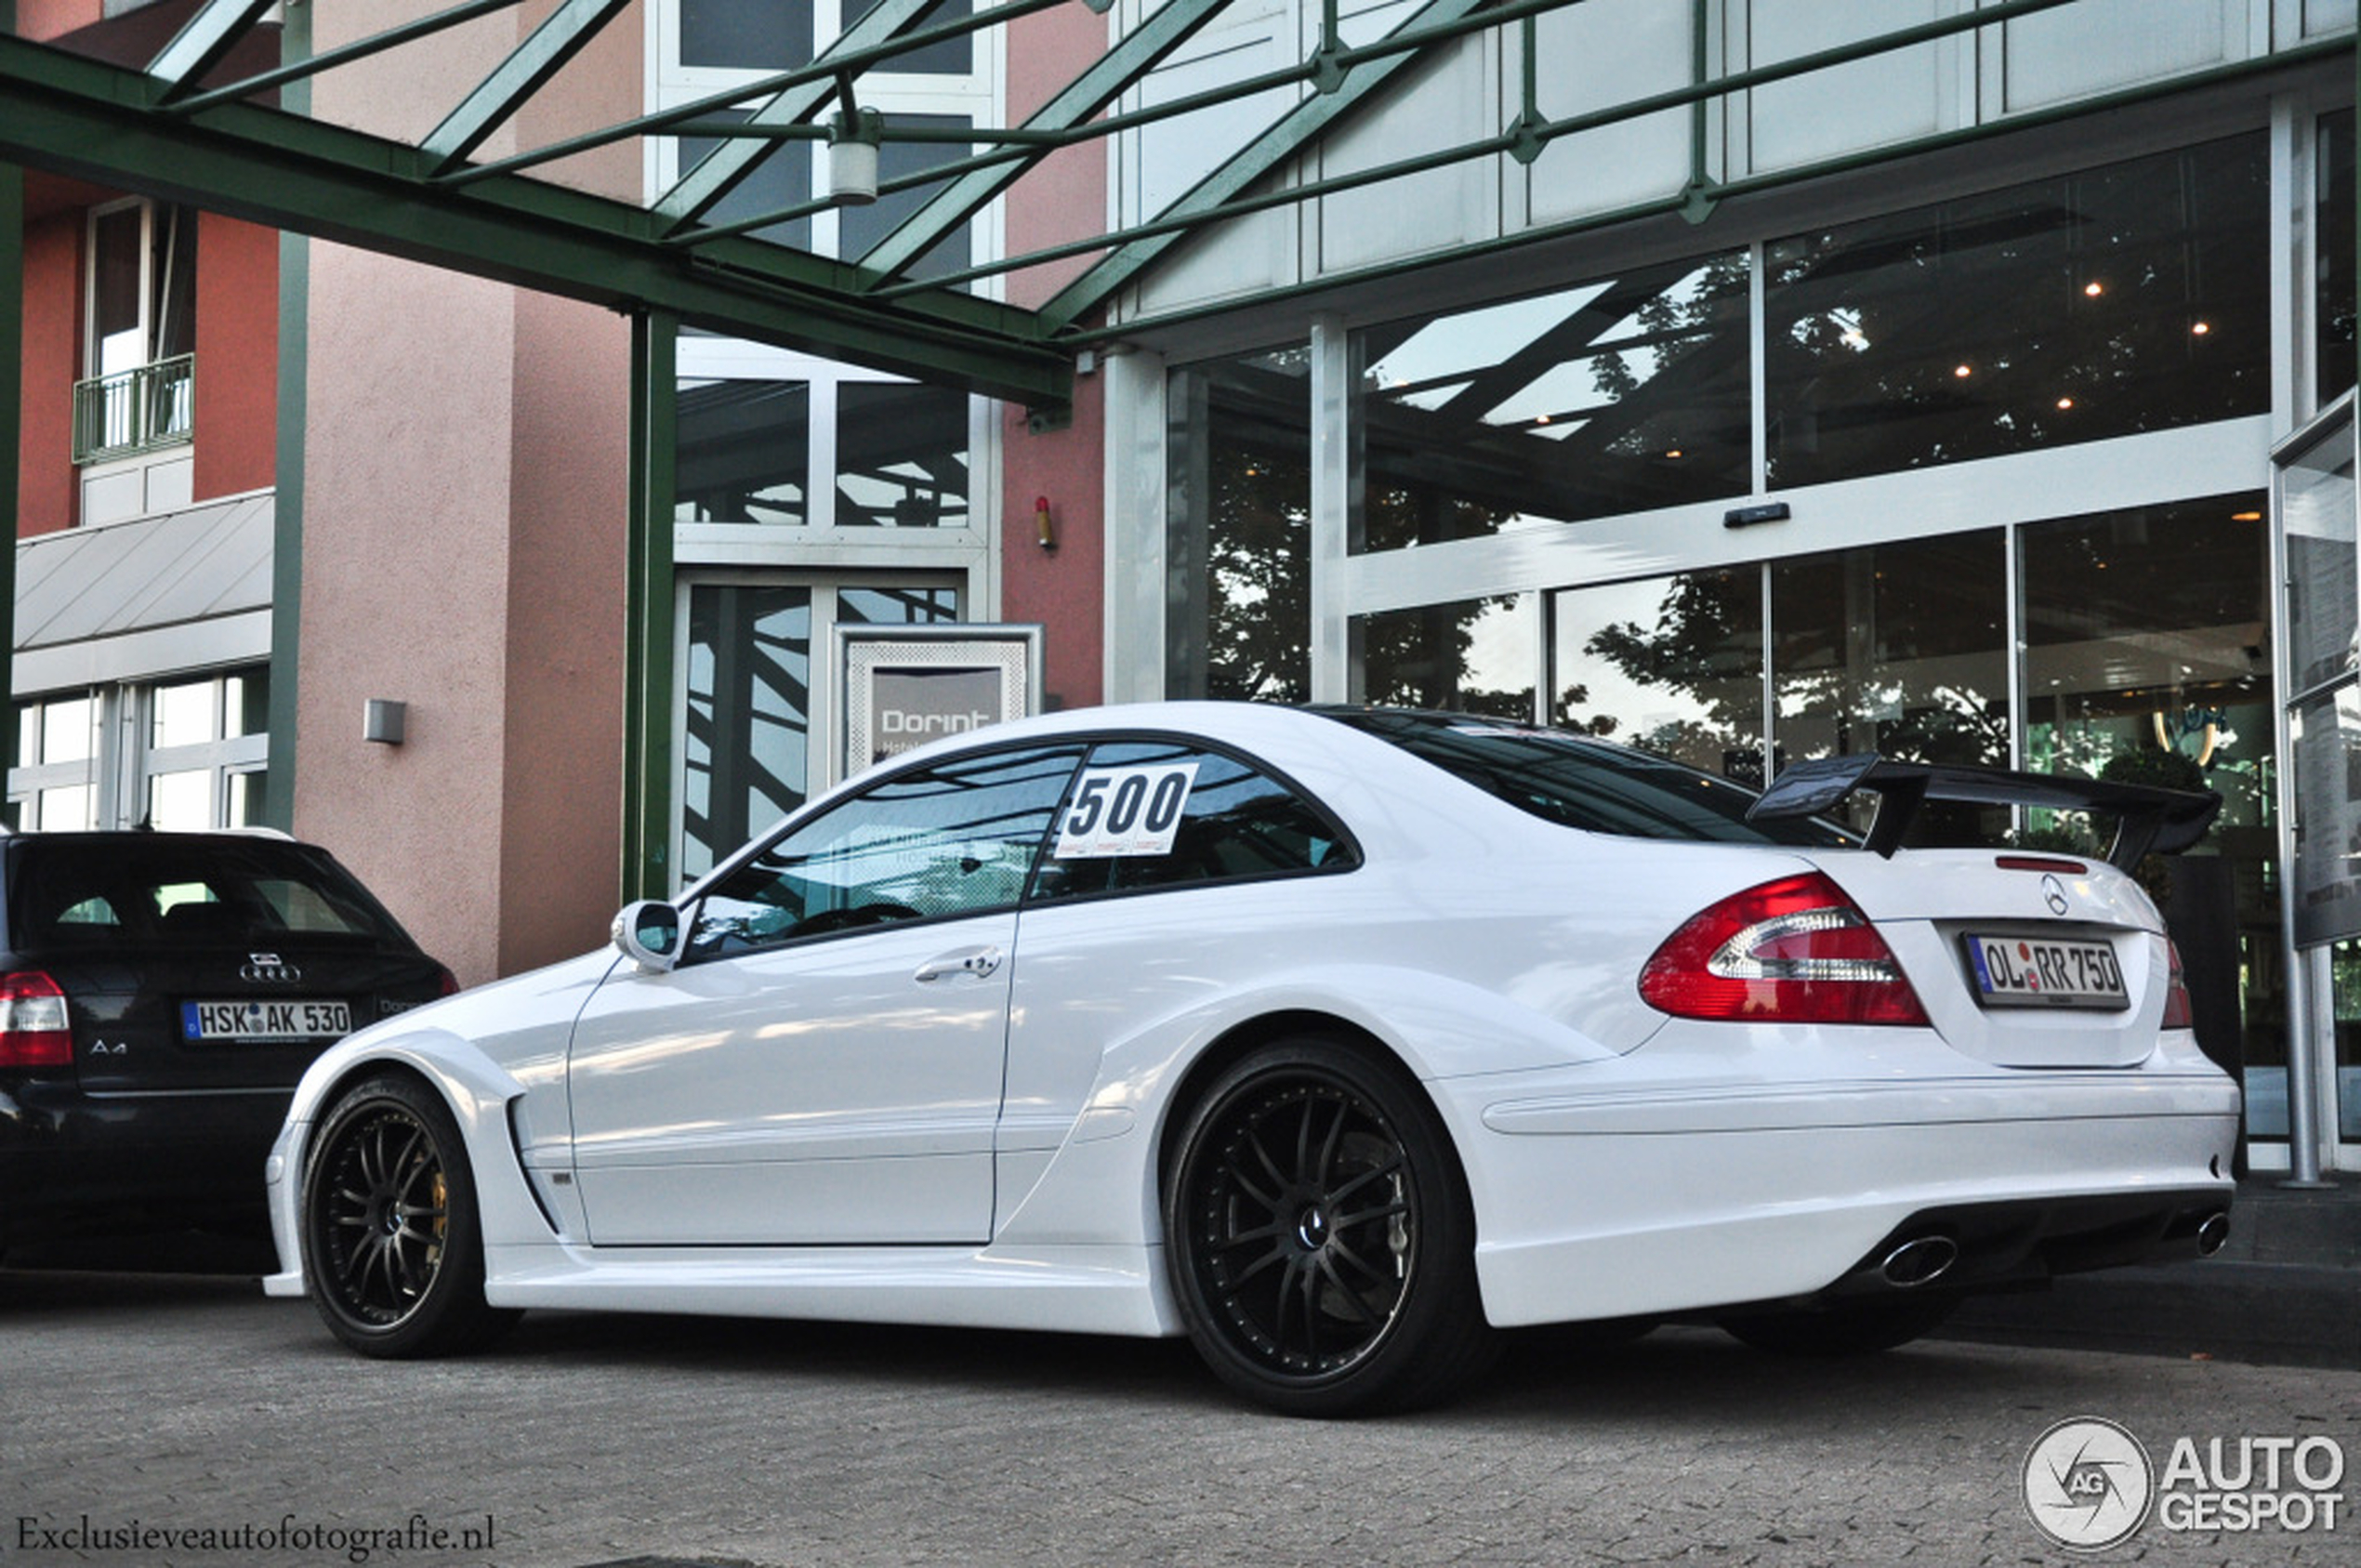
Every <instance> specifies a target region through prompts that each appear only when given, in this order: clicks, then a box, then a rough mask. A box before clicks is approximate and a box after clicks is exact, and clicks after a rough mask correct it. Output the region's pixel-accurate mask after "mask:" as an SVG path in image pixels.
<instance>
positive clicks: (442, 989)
mask: <svg viewBox="0 0 2361 1568" xmlns="http://www.w3.org/2000/svg"><path fill="white" fill-rule="evenodd" d="M435 988H436V990H437V991H438V992H439V993H440V994H441V995H445V996H456V995H458V994H459V977H458V976H457V975H455V974H453V973H452V972H451V971H450V970H449V969H442V968H439V969H437V970H436V971H435Z"/></svg>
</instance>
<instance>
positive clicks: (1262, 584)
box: [1206, 428, 1312, 703]
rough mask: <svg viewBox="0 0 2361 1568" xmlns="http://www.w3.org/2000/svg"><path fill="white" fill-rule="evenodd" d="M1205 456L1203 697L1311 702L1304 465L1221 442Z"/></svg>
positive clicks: (1292, 457)
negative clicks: (1208, 525)
mask: <svg viewBox="0 0 2361 1568" xmlns="http://www.w3.org/2000/svg"><path fill="white" fill-rule="evenodd" d="M1224 433H1225V434H1234V433H1237V432H1236V431H1235V429H1234V428H1232V429H1231V430H1229V431H1225V432H1224ZM1209 456H1210V459H1211V461H1210V465H1209V466H1210V468H1211V471H1212V480H1213V498H1212V499H1213V504H1212V514H1213V516H1214V518H1215V519H1216V520H1217V521H1216V525H1215V526H1214V527H1213V528H1212V529H1211V530H1210V534H1211V538H1210V540H1209V541H1208V544H1207V552H1208V555H1209V557H1210V559H1209V560H1208V561H1207V584H1208V587H1207V601H1208V602H1207V606H1206V643H1207V647H1206V686H1207V695H1208V696H1212V697H1221V698H1232V699H1236V700H1241V701H1246V702H1269V703H1303V702H1310V701H1311V700H1312V641H1311V639H1312V544H1311V529H1312V517H1311V510H1310V506H1309V500H1308V498H1309V497H1310V495H1311V494H1312V478H1311V466H1310V464H1309V463H1308V462H1307V461H1306V460H1305V459H1304V458H1303V457H1302V456H1301V455H1299V454H1295V453H1279V454H1273V453H1272V452H1270V451H1267V450H1258V449H1255V448H1252V447H1249V446H1246V445H1242V444H1240V443H1238V442H1236V441H1226V440H1225V441H1217V442H1215V443H1214V446H1213V451H1212V452H1211V453H1210V454H1209Z"/></svg>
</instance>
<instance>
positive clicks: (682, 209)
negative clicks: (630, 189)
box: [653, 0, 934, 230]
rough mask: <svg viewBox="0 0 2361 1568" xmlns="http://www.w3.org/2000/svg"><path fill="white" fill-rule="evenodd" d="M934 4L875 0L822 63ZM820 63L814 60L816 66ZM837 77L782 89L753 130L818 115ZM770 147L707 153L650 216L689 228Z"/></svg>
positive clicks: (909, 21) (888, 37)
mask: <svg viewBox="0 0 2361 1568" xmlns="http://www.w3.org/2000/svg"><path fill="white" fill-rule="evenodd" d="M933 4H934V0H878V3H877V6H876V7H875V8H874V9H872V10H871V11H870V12H869V13H868V14H867V15H865V16H864V17H863V18H862V19H861V20H859V21H856V22H854V23H853V24H852V25H851V27H848V28H846V29H845V30H844V32H843V33H842V34H841V35H840V36H838V39H837V41H836V42H835V43H834V44H832V45H830V46H829V47H828V50H827V54H826V55H824V56H823V57H822V59H829V58H831V57H836V56H841V55H847V54H851V53H852V52H854V51H856V50H860V49H867V48H873V47H875V46H878V45H881V44H886V43H890V42H891V41H892V40H893V39H894V38H895V37H896V36H897V35H899V34H901V33H906V32H908V31H910V29H912V28H914V27H916V26H917V24H918V20H919V19H920V18H922V17H924V16H925V15H926V14H927V10H928V8H929V7H931V6H932V5H933ZM818 63H820V62H819V61H815V62H814V64H818ZM837 83H838V77H836V76H833V75H828V76H822V77H819V78H817V79H815V80H811V81H806V82H803V83H800V84H798V85H797V86H787V87H782V88H781V89H780V90H779V91H778V92H776V93H774V94H773V95H772V98H771V100H770V101H769V102H767V103H765V104H763V105H762V106H761V107H760V108H759V109H757V110H756V111H755V112H753V113H752V114H751V115H749V116H747V123H748V124H749V125H797V124H798V123H800V122H802V121H803V120H805V119H808V118H809V117H810V116H811V115H812V114H813V113H815V112H818V110H819V108H820V106H821V105H822V104H824V103H825V102H827V101H828V99H831V98H832V97H834V96H835V95H836V91H837ZM770 152H771V147H770V144H769V143H767V142H761V141H729V142H724V143H723V144H722V145H720V146H719V147H717V148H715V149H714V150H713V151H712V152H709V153H707V154H706V156H705V157H704V158H703V159H702V160H700V161H699V162H698V164H697V166H696V167H694V168H692V169H691V170H690V171H689V172H688V173H687V174H684V175H682V176H681V177H680V178H679V179H677V180H675V181H673V184H672V189H671V190H669V191H666V192H665V193H664V194H663V195H662V196H661V197H659V198H657V200H656V203H655V205H654V207H653V211H654V213H655V215H656V217H658V218H659V219H660V220H661V221H662V225H663V228H664V229H666V230H671V229H675V228H678V227H679V226H680V225H681V224H684V223H693V222H695V221H696V220H697V218H698V217H699V216H700V215H702V214H703V213H704V212H705V211H706V208H708V207H710V206H712V205H713V204H714V203H716V202H718V201H719V200H721V198H722V197H724V196H726V195H728V194H729V193H730V191H732V189H733V188H734V187H735V186H736V185H737V183H738V182H739V181H740V180H742V179H744V178H745V177H746V176H747V175H749V174H751V173H753V172H754V166H755V165H757V164H758V163H760V162H761V161H762V160H763V159H764V158H765V157H767V156H768V155H769V154H770Z"/></svg>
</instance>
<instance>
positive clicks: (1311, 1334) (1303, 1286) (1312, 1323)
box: [1290, 1261, 1320, 1363]
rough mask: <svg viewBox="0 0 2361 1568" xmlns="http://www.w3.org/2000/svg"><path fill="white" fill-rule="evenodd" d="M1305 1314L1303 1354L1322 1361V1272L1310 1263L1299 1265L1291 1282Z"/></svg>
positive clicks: (1315, 1360)
mask: <svg viewBox="0 0 2361 1568" xmlns="http://www.w3.org/2000/svg"><path fill="white" fill-rule="evenodd" d="M1290 1284H1291V1285H1293V1286H1294V1294H1295V1296H1296V1297H1297V1298H1298V1303H1299V1307H1300V1309H1301V1311H1302V1313H1303V1353H1304V1354H1305V1355H1306V1356H1307V1357H1309V1358H1310V1359H1311V1360H1312V1361H1313V1362H1315V1363H1316V1362H1318V1361H1319V1359H1320V1272H1319V1271H1318V1270H1317V1269H1315V1268H1313V1267H1312V1264H1311V1263H1310V1262H1309V1261H1306V1262H1304V1263H1301V1264H1299V1265H1298V1266H1297V1268H1296V1272H1295V1278H1294V1279H1293V1280H1292V1281H1291V1282H1290Z"/></svg>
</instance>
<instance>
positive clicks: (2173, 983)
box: [2163, 941, 2196, 1029]
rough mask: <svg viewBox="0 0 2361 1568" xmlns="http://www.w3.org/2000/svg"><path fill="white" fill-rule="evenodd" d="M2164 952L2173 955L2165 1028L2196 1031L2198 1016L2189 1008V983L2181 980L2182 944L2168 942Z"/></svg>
mask: <svg viewBox="0 0 2361 1568" xmlns="http://www.w3.org/2000/svg"><path fill="white" fill-rule="evenodd" d="M2164 950H2165V951H2166V952H2167V953H2169V954H2170V955H2172V978H2171V979H2170V981H2169V982H2166V984H2165V988H2164V1025H2163V1026H2164V1027H2165V1028H2167V1029H2194V1028H2196V1012H2195V1011H2194V1010H2192V1009H2191V1008H2190V1006H2189V986H2188V982H2186V981H2184V980H2183V979H2182V978H2181V944H2180V943H2179V942H2170V941H2168V942H2166V943H2165V944H2164Z"/></svg>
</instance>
